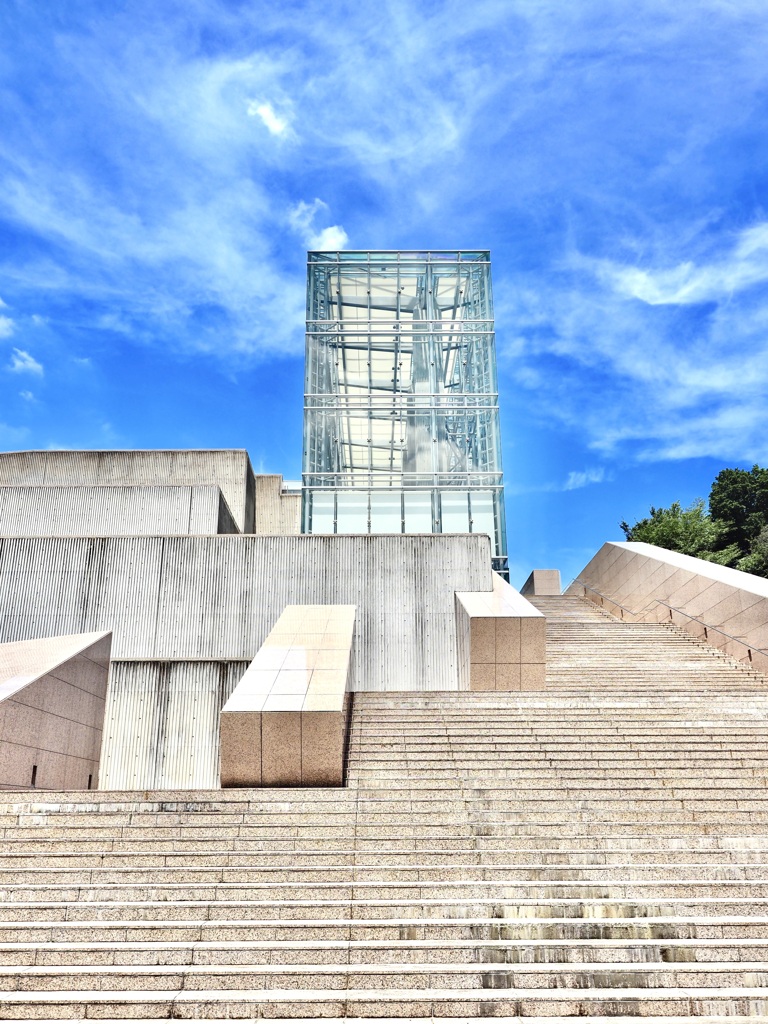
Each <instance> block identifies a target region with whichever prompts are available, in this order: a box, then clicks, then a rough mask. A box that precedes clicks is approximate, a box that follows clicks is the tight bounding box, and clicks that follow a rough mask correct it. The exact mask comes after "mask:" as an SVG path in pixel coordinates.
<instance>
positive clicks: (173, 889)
mask: <svg viewBox="0 0 768 1024" xmlns="http://www.w3.org/2000/svg"><path fill="white" fill-rule="evenodd" d="M767 865H768V859H767V858H766V856H765V855H763V856H762V858H761V859H759V860H755V861H753V862H751V863H735V862H734V863H726V864H693V865H692V864H690V863H682V864H663V863H659V862H653V863H648V864H626V863H623V864H604V863H600V864H573V863H569V864H568V865H567V866H557V865H552V864H524V865H506V866H505V870H504V876H503V878H499V879H483V878H478V877H473V878H466V879H457V880H453V881H451V880H447V879H440V880H434V879H433V880H430V879H424V880H423V881H419V880H417V881H415V882H414V881H413V880H405V881H400V880H395V879H391V880H387V881H382V880H378V881H377V880H359V881H355V882H350V881H345V880H341V879H329V880H322V881H319V882H311V881H299V880H292V881H284V882H279V883H275V882H273V881H260V882H245V881H237V882H229V883H227V882H219V881H216V882H195V881H189V880H185V881H178V880H176V881H173V880H165V879H163V880H162V881H161V882H160V883H159V884H158V883H157V882H155V883H146V882H131V881H129V880H123V879H120V880H119V881H118V880H113V881H111V882H109V883H104V882H102V883H101V884H99V883H98V882H81V883H75V882H70V883H69V884H66V883H62V884H48V885H46V884H24V883H21V884H20V883H19V882H18V880H14V884H11V885H3V884H2V883H0V906H4V905H5V904H11V905H16V904H35V903H51V902H53V903H67V904H69V903H90V902H94V903H98V902H101V901H107V902H125V903H134V902H142V901H145V900H149V901H163V902H165V903H166V904H169V903H171V902H174V901H177V900H184V899H187V900H238V899H239V900H248V899H282V898H300V899H320V898H327V897H329V896H332V898H334V899H360V898H366V897H367V898H374V897H375V898H384V897H386V898H389V897H390V896H391V897H396V898H398V899H402V898H408V899H417V898H421V897H425V898H436V897H447V896H451V897H454V896H461V897H462V898H467V897H468V896H469V895H471V896H472V897H473V898H475V899H476V898H483V899H491V898H493V899H504V898H507V897H508V896H509V895H510V894H511V890H513V889H514V886H515V885H516V884H517V883H518V882H521V883H528V882H537V883H538V882H541V883H545V884H553V885H554V884H559V883H562V882H575V883H588V884H596V883H598V882H599V883H600V884H603V883H606V882H611V883H622V884H624V883H632V882H647V881H649V880H652V881H655V882H659V880H663V881H664V882H665V883H666V882H675V883H691V882H692V883H696V884H705V883H706V884H712V883H717V882H729V883H733V882H738V881H747V882H755V881H761V880H762V879H764V878H765V875H766V866H767ZM158 875H161V876H162V873H160V872H158Z"/></svg>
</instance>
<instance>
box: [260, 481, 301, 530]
mask: <svg viewBox="0 0 768 1024" xmlns="http://www.w3.org/2000/svg"><path fill="white" fill-rule="evenodd" d="M255 485H256V517H255V527H254V533H258V534H262V535H280V536H284V535H292V534H297V533H301V495H300V494H285V493H284V492H283V478H282V477H281V476H279V475H278V474H266V473H259V474H258V475H257V476H256V477H255Z"/></svg>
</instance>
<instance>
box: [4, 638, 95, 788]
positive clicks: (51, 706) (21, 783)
mask: <svg viewBox="0 0 768 1024" xmlns="http://www.w3.org/2000/svg"><path fill="white" fill-rule="evenodd" d="M111 641H112V635H111V633H85V634H79V635H75V636H56V637H48V638H45V639H41V640H22V641H19V642H17V643H11V644H0V789H12V790H18V789H42V790H62V789H72V790H75V789H91V788H93V789H95V788H96V787H97V785H98V771H99V755H100V750H101V739H102V729H103V723H104V706H105V700H106V693H107V678H108V675H109V655H110V646H111Z"/></svg>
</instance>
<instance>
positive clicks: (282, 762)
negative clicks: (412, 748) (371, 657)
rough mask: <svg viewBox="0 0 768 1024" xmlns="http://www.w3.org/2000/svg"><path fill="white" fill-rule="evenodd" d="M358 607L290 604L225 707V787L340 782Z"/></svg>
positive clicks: (223, 776)
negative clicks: (356, 608) (356, 609)
mask: <svg viewBox="0 0 768 1024" xmlns="http://www.w3.org/2000/svg"><path fill="white" fill-rule="evenodd" d="M354 628H355V606H354V605H288V607H287V608H286V609H285V611H284V612H283V614H282V615H281V616H280V618H279V619H278V620H277V622H276V624H275V626H274V627H273V629H272V631H271V632H270V634H269V636H267V638H266V640H265V641H264V643H263V645H262V647H261V649H260V650H259V653H258V654H257V655H256V657H255V658H254V659H253V661H252V662H251V664H250V665H249V666H248V669H247V671H246V673H245V675H244V676H243V678H242V679H241V680H240V682H239V683H238V685H237V686H236V687H235V690H234V693H233V694H232V696H231V697H230V698H229V700H228V701H227V703H226V704H225V705H224V707H223V708H222V711H221V720H220V736H221V785H222V787H223V788H227V787H231V786H341V785H343V784H344V752H345V747H346V739H347V727H348V719H349V704H350V691H351V678H350V677H351V672H352V642H353V637H354Z"/></svg>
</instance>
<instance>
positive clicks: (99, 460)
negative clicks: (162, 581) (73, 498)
mask: <svg viewBox="0 0 768 1024" xmlns="http://www.w3.org/2000/svg"><path fill="white" fill-rule="evenodd" d="M203 484H209V485H211V484H215V485H217V486H218V487H220V488H221V492H222V494H223V495H224V497H225V498H226V501H227V505H228V506H229V508H230V510H231V512H232V515H233V517H234V520H235V522H236V523H237V526H238V529H240V530H241V531H242V532H243V533H253V523H254V479H253V470H252V469H251V463H250V460H249V458H248V453H247V452H245V451H241V450H236V449H231V450H221V451H217V450H201V451H103V452H91V451H83V452H68V451H64V452H3V453H0V485H5V486H22V487H31V486H34V487H51V486H78V485H79V486H93V485H97V486H106V485H126V486H133V487H136V486H139V487H141V486H168V485H181V486H192V485H203Z"/></svg>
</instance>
